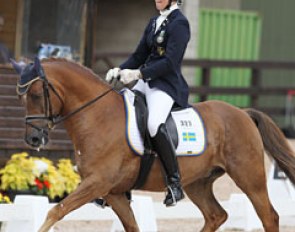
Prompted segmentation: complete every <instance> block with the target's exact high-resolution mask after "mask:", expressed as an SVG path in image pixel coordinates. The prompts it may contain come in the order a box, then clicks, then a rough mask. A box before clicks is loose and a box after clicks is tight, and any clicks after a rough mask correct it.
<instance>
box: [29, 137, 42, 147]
mask: <svg viewBox="0 0 295 232" xmlns="http://www.w3.org/2000/svg"><path fill="white" fill-rule="evenodd" d="M31 141H32V144H35V145H39V143H40V140H39V138H38V137H32V138H31Z"/></svg>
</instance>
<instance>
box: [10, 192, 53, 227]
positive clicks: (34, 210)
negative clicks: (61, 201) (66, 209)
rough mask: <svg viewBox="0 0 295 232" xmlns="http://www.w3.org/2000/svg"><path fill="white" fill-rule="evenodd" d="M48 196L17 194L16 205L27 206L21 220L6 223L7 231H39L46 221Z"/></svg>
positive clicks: (21, 213)
mask: <svg viewBox="0 0 295 232" xmlns="http://www.w3.org/2000/svg"><path fill="white" fill-rule="evenodd" d="M48 203H49V202H48V198H47V197H44V196H31V195H17V196H16V197H15V200H14V204H15V205H16V206H22V205H23V206H25V208H24V212H15V213H19V214H20V216H21V215H22V216H23V218H19V220H10V221H8V222H7V224H6V228H5V232H19V231H22V232H37V231H38V229H39V227H40V226H41V225H42V223H43V222H44V220H45V218H46V215H47V211H48Z"/></svg>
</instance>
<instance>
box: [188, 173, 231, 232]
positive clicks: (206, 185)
mask: <svg viewBox="0 0 295 232" xmlns="http://www.w3.org/2000/svg"><path fill="white" fill-rule="evenodd" d="M215 179H216V177H212V178H204V179H200V180H198V181H196V182H194V183H192V184H190V185H188V186H185V187H184V190H185V192H186V194H187V195H188V197H189V198H190V199H191V201H192V202H193V203H194V204H195V205H196V206H198V208H199V209H200V210H201V212H202V213H203V215H204V218H205V225H204V227H203V229H202V230H201V231H202V232H213V231H216V230H217V229H218V228H219V227H220V225H221V224H222V223H223V222H225V221H226V219H227V213H226V211H225V210H224V209H223V208H222V207H221V205H220V204H219V203H218V202H217V200H216V198H215V196H214V194H213V192H212V185H213V182H214V180H215Z"/></svg>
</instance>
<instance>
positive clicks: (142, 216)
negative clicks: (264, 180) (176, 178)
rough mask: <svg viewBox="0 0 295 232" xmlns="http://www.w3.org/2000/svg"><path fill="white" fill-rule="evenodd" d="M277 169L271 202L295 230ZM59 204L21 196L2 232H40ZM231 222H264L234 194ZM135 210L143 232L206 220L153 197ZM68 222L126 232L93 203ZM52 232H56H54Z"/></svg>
mask: <svg viewBox="0 0 295 232" xmlns="http://www.w3.org/2000/svg"><path fill="white" fill-rule="evenodd" d="M275 176H277V173H276V168H275V166H274V165H272V166H271V169H270V171H269V175H268V189H269V195H270V198H271V201H272V203H273V205H274V207H275V209H276V210H277V212H278V213H279V215H280V226H295V210H294V209H295V188H294V186H293V185H292V184H291V183H290V181H289V180H288V179H285V178H284V177H282V178H277V177H275ZM54 205H55V204H52V203H48V199H47V197H42V196H25V195H20V196H17V197H16V199H15V203H14V204H0V221H4V222H6V223H5V224H4V225H5V226H4V228H1V232H19V231H22V232H37V229H38V228H39V227H40V224H41V223H42V222H43V221H44V219H45V217H46V214H47V212H48V210H49V209H50V208H52V207H53V206H54ZM221 205H222V206H223V207H224V208H225V209H226V211H227V212H228V214H229V218H228V220H227V221H226V223H225V224H224V225H222V227H221V230H222V231H223V230H226V229H239V230H244V231H252V230H257V229H262V225H261V222H260V220H259V219H258V217H257V214H256V212H255V211H254V208H253V206H252V204H251V203H250V201H249V200H248V198H247V197H246V196H245V195H244V194H232V195H231V197H230V199H229V200H228V201H223V202H221ZM131 206H132V208H133V210H134V213H135V218H136V221H137V223H138V225H139V228H140V231H142V232H156V231H157V230H158V228H157V220H176V219H177V220H182V219H203V216H202V214H201V212H200V211H199V210H198V209H197V208H196V207H195V206H194V205H193V204H192V203H191V202H187V201H183V202H179V203H178V204H177V206H175V207H170V208H166V207H165V206H164V205H163V204H162V202H153V201H152V198H151V197H149V196H146V195H145V196H142V195H134V196H133V200H132V203H131ZM63 220H66V221H77V220H78V221H82V220H85V221H99V220H102V221H103V220H112V221H113V224H112V226H111V229H110V231H111V232H118V231H124V230H123V227H122V225H121V223H120V222H119V219H118V218H117V216H116V215H115V214H114V213H113V211H112V210H111V208H109V207H106V208H104V209H102V208H101V207H98V206H97V205H95V204H94V203H89V204H86V205H84V206H82V207H81V208H79V209H77V210H75V211H74V212H72V213H70V214H69V215H67V216H66V217H65V218H64V219H63ZM50 232H53V230H51V231H50Z"/></svg>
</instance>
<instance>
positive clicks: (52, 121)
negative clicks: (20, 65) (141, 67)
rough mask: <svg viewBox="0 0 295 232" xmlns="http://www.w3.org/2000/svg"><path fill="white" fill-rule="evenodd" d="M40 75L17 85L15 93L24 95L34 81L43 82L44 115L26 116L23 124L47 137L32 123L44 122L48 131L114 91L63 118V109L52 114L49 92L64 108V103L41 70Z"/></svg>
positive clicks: (96, 98)
mask: <svg viewBox="0 0 295 232" xmlns="http://www.w3.org/2000/svg"><path fill="white" fill-rule="evenodd" d="M39 74H40V75H39V76H38V77H36V78H34V79H32V80H31V81H29V82H27V83H25V84H19V83H18V84H17V88H16V92H17V94H18V95H19V96H22V95H25V94H26V93H27V92H28V90H29V89H30V87H31V86H32V84H33V83H34V82H36V81H42V82H43V97H44V115H40V114H36V115H27V116H26V117H25V123H26V125H28V126H30V127H32V128H34V129H36V130H37V131H38V132H41V133H42V134H45V135H46V136H47V135H48V132H47V131H46V130H44V128H41V127H39V126H37V125H34V124H33V123H34V122H36V121H46V124H47V127H48V129H52V128H53V127H54V126H55V125H57V124H59V123H61V122H63V121H65V120H67V119H68V118H70V117H72V116H73V115H75V114H77V113H78V112H80V111H82V110H83V109H85V108H86V107H88V106H90V105H92V104H93V103H95V102H96V101H98V100H99V99H101V98H102V97H104V96H106V95H107V94H108V93H110V92H111V91H115V90H114V88H109V89H108V90H107V91H105V92H103V93H102V94H100V95H98V96H97V97H95V98H94V99H92V100H90V101H88V102H86V103H85V104H83V105H82V106H80V107H78V108H77V109H75V110H73V111H71V112H69V113H68V114H67V115H65V116H61V112H62V111H63V107H62V108H61V110H60V112H59V113H58V114H53V108H52V103H51V100H50V90H52V92H53V93H54V94H55V95H56V96H57V98H58V99H59V101H60V103H61V104H62V106H64V102H63V100H62V98H61V96H60V95H59V94H58V92H57V90H56V89H55V87H54V86H53V84H51V83H50V82H49V80H48V79H47V78H46V76H45V73H44V71H43V70H41V71H40V73H39ZM21 89H25V90H24V91H21Z"/></svg>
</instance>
